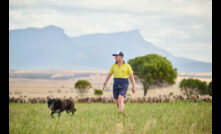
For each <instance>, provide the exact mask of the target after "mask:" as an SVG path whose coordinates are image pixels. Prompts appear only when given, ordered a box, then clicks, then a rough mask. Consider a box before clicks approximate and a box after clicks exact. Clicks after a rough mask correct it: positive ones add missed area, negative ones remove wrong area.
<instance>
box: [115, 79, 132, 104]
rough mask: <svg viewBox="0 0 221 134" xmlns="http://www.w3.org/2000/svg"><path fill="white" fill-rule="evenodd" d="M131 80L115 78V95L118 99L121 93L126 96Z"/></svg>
mask: <svg viewBox="0 0 221 134" xmlns="http://www.w3.org/2000/svg"><path fill="white" fill-rule="evenodd" d="M128 85H129V81H128V78H114V85H113V96H114V99H115V100H117V99H118V96H119V95H122V96H124V97H126V94H127V89H128Z"/></svg>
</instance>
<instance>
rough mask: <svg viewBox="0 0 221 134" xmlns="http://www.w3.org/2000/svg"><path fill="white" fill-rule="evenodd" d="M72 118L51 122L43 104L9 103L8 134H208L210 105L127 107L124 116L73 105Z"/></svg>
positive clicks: (104, 107)
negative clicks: (74, 109) (75, 109)
mask: <svg viewBox="0 0 221 134" xmlns="http://www.w3.org/2000/svg"><path fill="white" fill-rule="evenodd" d="M76 108H77V110H78V111H77V112H76V113H75V115H74V116H70V115H67V114H66V112H63V113H62V114H61V117H60V118H58V117H57V114H55V115H54V116H55V119H52V118H51V116H50V110H49V109H48V108H47V105H46V104H27V103H26V104H19V103H9V133H10V134H70V133H71V134H72V133H73V134H85V133H90V134H101V133H103V134H109V133H112V134H117V133H125V134H137V133H138V134H140V133H145V134H146V133H150V134H158V133H160V134H161V133H163V134H164V133H165V134H191V133H192V134H200V133H212V103H206V102H199V103H193V102H187V101H182V102H181V101H179V102H170V103H157V104H154V103H152V104H148V103H143V104H141V103H127V104H125V113H126V116H124V115H122V114H119V113H118V111H117V108H116V105H115V104H103V103H91V104H89V103H77V104H76Z"/></svg>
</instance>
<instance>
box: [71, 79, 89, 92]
mask: <svg viewBox="0 0 221 134" xmlns="http://www.w3.org/2000/svg"><path fill="white" fill-rule="evenodd" d="M74 87H75V90H76V91H77V93H78V94H79V95H80V96H83V95H85V94H86V93H87V92H88V89H89V88H92V86H91V83H90V82H89V81H87V80H78V81H77V82H76V83H75V85H74Z"/></svg>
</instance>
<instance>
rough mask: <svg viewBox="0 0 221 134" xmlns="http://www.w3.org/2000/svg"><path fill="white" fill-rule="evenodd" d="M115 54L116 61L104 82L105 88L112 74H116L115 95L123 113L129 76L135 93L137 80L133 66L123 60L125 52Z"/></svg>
mask: <svg viewBox="0 0 221 134" xmlns="http://www.w3.org/2000/svg"><path fill="white" fill-rule="evenodd" d="M113 56H115V60H116V62H115V63H114V64H113V65H112V66H111V69H110V71H109V73H108V75H107V77H106V80H105V82H104V85H103V90H104V88H105V87H106V85H107V82H108V80H109V79H110V77H111V75H112V74H114V84H113V96H114V99H115V102H116V104H117V107H118V109H119V112H120V113H122V112H123V111H124V98H125V97H126V94H127V89H128V85H129V81H128V77H130V80H131V82H132V92H133V93H135V91H136V89H135V82H134V76H133V71H132V69H131V66H130V65H129V64H127V63H125V62H124V60H123V57H124V54H123V52H119V53H116V54H113Z"/></svg>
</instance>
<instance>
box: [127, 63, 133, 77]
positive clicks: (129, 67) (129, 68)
mask: <svg viewBox="0 0 221 134" xmlns="http://www.w3.org/2000/svg"><path fill="white" fill-rule="evenodd" d="M127 72H128V74H129V75H130V74H132V73H133V70H132V68H131V66H130V65H129V64H128V71H127Z"/></svg>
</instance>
